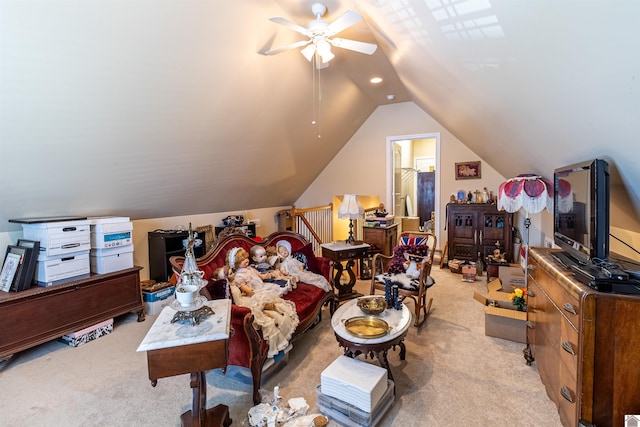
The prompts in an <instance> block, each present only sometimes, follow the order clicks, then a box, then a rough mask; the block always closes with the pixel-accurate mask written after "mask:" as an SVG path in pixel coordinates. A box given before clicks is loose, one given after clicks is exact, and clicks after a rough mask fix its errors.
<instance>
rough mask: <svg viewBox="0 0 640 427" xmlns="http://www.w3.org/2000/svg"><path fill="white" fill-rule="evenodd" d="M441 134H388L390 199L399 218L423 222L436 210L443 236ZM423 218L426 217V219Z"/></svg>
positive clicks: (437, 229)
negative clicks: (441, 223) (441, 225)
mask: <svg viewBox="0 0 640 427" xmlns="http://www.w3.org/2000/svg"><path fill="white" fill-rule="evenodd" d="M439 166H440V134H439V133H428V134H416V135H403V136H390V137H387V188H388V189H389V190H388V194H387V196H386V197H387V201H386V205H387V206H391V207H392V208H393V211H392V212H391V213H393V214H394V215H395V216H396V217H403V216H407V214H408V213H412V216H414V215H417V216H419V217H420V225H423V224H424V221H426V220H428V219H430V216H431V211H434V212H435V216H436V221H435V230H436V237H438V240H439V238H440V236H439V235H440V218H441V215H440V190H439V189H440V173H439V170H440V167H439ZM409 204H410V205H409ZM423 217H425V218H424V219H423Z"/></svg>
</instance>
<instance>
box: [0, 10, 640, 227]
mask: <svg viewBox="0 0 640 427" xmlns="http://www.w3.org/2000/svg"><path fill="white" fill-rule="evenodd" d="M312 3H313V1H307V0H305V1H300V0H189V1H184V0H126V1H118V0H96V1H90V2H88V1H84V0H47V1H36V0H0V95H1V97H0V155H1V157H0V162H1V163H0V178H1V179H0V184H1V185H0V197H1V198H2V202H1V207H0V231H6V230H7V229H12V226H11V225H7V222H6V219H8V218H12V217H16V216H32V215H42V214H62V213H68V212H86V213H87V214H92V213H94V212H87V211H86V209H82V207H83V206H87V205H88V206H92V209H95V210H96V212H95V214H100V213H105V212H107V210H110V211H109V213H112V214H123V215H127V216H131V217H132V218H149V217H164V216H173V215H186V214H197V213H207V212H223V211H231V210H234V209H243V210H244V209H251V208H261V207H271V206H280V205H288V204H291V203H293V202H295V200H296V199H297V198H298V197H299V196H300V194H302V192H303V191H304V190H305V189H306V188H307V187H308V186H309V184H310V183H311V182H312V181H313V179H314V178H315V177H316V176H317V175H318V174H319V173H320V172H321V171H322V170H323V168H324V167H325V166H326V165H327V163H328V162H330V160H331V159H332V158H333V157H334V156H335V154H336V153H337V152H338V151H339V150H340V149H341V148H342V146H343V145H344V144H345V143H346V142H348V140H349V138H350V137H351V136H352V135H353V134H354V133H355V131H356V130H357V129H358V128H359V127H360V126H361V125H362V123H363V122H364V121H365V120H366V119H367V117H368V116H369V115H370V114H371V113H372V112H373V110H375V108H376V107H377V106H379V105H384V104H387V103H390V102H403V101H413V102H414V103H416V104H417V105H418V106H420V107H421V108H422V109H423V110H424V111H425V112H427V113H428V114H430V115H431V116H432V117H434V118H435V119H436V120H438V121H439V122H440V123H441V124H442V125H443V126H444V127H446V128H447V129H448V130H449V131H450V132H451V133H452V134H454V135H455V136H456V137H457V138H458V139H459V140H461V141H462V142H463V143H464V144H466V145H467V146H469V147H470V148H471V149H472V150H473V151H475V152H476V153H477V154H478V155H479V156H480V157H481V158H483V159H485V161H487V162H488V163H489V164H490V165H491V166H492V167H494V168H495V169H496V170H497V171H498V172H500V173H501V174H503V175H504V176H505V177H510V176H514V175H517V174H519V173H523V172H535V173H541V174H544V175H546V176H550V175H551V174H552V173H553V169H554V168H555V167H557V166H561V165H565V164H569V163H574V162H578V161H582V160H587V159H590V158H595V157H601V158H605V159H607V160H608V161H609V163H610V165H611V166H612V169H613V171H614V176H615V177H616V183H619V184H621V185H622V186H623V188H624V191H623V193H628V195H629V198H630V201H631V203H630V204H629V206H634V207H635V208H633V209H635V211H636V212H638V211H639V210H640V186H638V184H637V183H638V182H640V167H639V161H640V154H638V150H637V147H638V141H639V140H640V126H639V124H638V112H639V111H640V108H639V107H640V95H639V93H638V87H637V84H638V81H637V80H638V79H637V77H639V76H640V75H639V73H640V55H638V41H639V40H640V30H639V29H638V26H637V22H638V18H640V2H637V1H633V0H628V1H621V0H590V1H577V0H575V1H570V0H556V1H548V0H527V1H515V0H492V1H489V0H464V1H462V0H461V1H452V0H396V1H385V0H362V1H347V0H327V1H325V2H324V3H325V4H326V5H327V7H328V13H327V15H326V16H325V19H327V20H328V21H333V20H334V19H336V18H337V17H338V16H339V15H340V14H341V13H343V12H344V11H345V10H347V9H352V10H355V11H357V12H359V13H360V14H361V15H362V16H363V18H364V21H363V22H361V23H359V24H357V25H355V26H354V27H352V28H350V29H348V30H347V31H345V32H344V33H341V34H340V36H341V37H345V38H352V39H356V40H361V41H368V42H373V43H377V44H378V45H379V49H378V51H377V52H376V53H375V54H374V55H373V56H367V55H362V54H358V53H354V52H350V51H345V50H339V49H335V48H334V53H335V54H336V58H335V59H334V60H333V61H332V62H331V64H330V66H329V68H327V69H325V70H322V71H321V72H320V85H321V94H322V103H321V108H319V109H318V108H317V106H316V107H315V110H316V111H317V112H318V111H319V115H317V118H318V119H319V125H316V126H313V125H312V124H311V120H310V118H311V117H314V103H313V102H312V99H313V85H312V81H313V78H312V77H313V72H314V71H313V68H312V67H311V65H310V64H309V63H308V62H306V60H305V59H304V58H303V57H302V55H300V54H299V53H297V52H295V51H288V52H284V53H281V54H279V55H275V56H265V55H261V54H260V53H259V52H265V51H266V50H269V49H272V48H276V47H279V46H282V45H285V44H288V43H291V42H294V41H297V40H301V39H302V38H303V36H301V35H300V34H298V33H296V32H294V31H291V30H289V29H287V28H284V27H282V26H280V25H277V24H274V23H272V22H270V21H269V20H268V18H269V17H271V16H275V15H279V16H283V17H285V18H287V19H289V20H291V21H293V22H296V23H299V24H301V25H303V26H304V25H306V23H307V22H309V21H310V20H311V19H313V16H312V15H311V12H310V9H311V4H312ZM374 74H375V75H381V76H382V77H383V78H384V79H385V82H384V83H383V84H382V85H381V86H379V87H373V86H372V85H370V84H369V83H368V80H369V78H370V77H371V76H373V75H374ZM388 94H394V95H395V99H394V100H393V101H388V100H387V97H386V96H387V95H388ZM318 133H320V135H321V138H318ZM318 139H321V144H319V143H317V141H318ZM505 160H506V161H505ZM115 168H117V169H118V170H119V171H120V173H118V174H113V173H112V172H113V170H114V169H115ZM276 188H277V191H274V189H276ZM60 189H64V190H65V191H60ZM207 193H208V194H210V195H211V196H210V197H208V198H207V197H205V198H203V197H202V194H207ZM61 194H64V196H62V197H61V196H60V195H61ZM101 194H109V200H108V203H105V204H104V205H101V204H100V197H101ZM222 196H224V197H222ZM167 198H170V200H171V203H167ZM88 201H89V202H88ZM43 206H46V207H47V211H46V212H43V211H42V209H43V208H42V207H43ZM114 210H115V211H114ZM636 216H637V215H636Z"/></svg>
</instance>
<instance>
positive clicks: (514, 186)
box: [498, 174, 553, 214]
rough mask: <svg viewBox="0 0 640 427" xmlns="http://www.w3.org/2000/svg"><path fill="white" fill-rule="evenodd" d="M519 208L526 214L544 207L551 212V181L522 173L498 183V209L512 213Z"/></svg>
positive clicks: (536, 211)
mask: <svg viewBox="0 0 640 427" xmlns="http://www.w3.org/2000/svg"><path fill="white" fill-rule="evenodd" d="M520 208H524V210H525V212H526V213H527V214H529V213H538V212H541V211H542V210H543V209H544V208H547V210H548V211H549V212H553V182H551V181H550V180H548V179H546V178H543V177H541V176H538V175H532V174H523V175H518V176H517V177H515V178H511V179H509V180H507V181H505V182H503V183H502V184H500V187H499V188H498V209H499V210H501V209H504V210H505V211H507V212H510V213H512V212H517V211H519V210H520Z"/></svg>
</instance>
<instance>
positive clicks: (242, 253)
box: [227, 247, 249, 271]
mask: <svg viewBox="0 0 640 427" xmlns="http://www.w3.org/2000/svg"><path fill="white" fill-rule="evenodd" d="M245 259H249V253H248V252H247V251H246V250H245V249H243V248H240V247H236V248H231V249H229V252H227V264H228V265H229V267H230V268H231V270H232V271H233V270H236V269H237V268H238V267H239V266H240V263H241V262H242V261H244V260H245Z"/></svg>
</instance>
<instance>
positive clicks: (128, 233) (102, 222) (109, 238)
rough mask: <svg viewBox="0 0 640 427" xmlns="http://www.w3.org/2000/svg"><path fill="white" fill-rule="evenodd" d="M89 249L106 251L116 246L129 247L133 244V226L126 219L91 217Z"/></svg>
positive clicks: (118, 217)
mask: <svg viewBox="0 0 640 427" xmlns="http://www.w3.org/2000/svg"><path fill="white" fill-rule="evenodd" d="M89 221H90V223H91V248H93V249H107V248H115V247H118V246H129V245H131V244H132V243H133V240H132V230H133V224H132V223H131V222H130V221H129V218H128V217H123V216H110V217H92V218H89Z"/></svg>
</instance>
